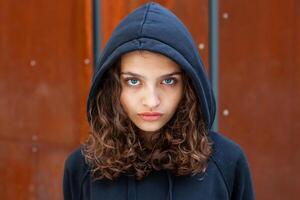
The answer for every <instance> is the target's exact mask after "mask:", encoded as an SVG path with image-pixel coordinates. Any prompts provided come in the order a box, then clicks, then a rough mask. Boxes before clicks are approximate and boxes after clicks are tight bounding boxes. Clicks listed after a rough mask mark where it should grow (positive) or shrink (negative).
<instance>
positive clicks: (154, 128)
mask: <svg viewBox="0 0 300 200" xmlns="http://www.w3.org/2000/svg"><path fill="white" fill-rule="evenodd" d="M137 127H138V128H139V129H141V130H142V131H145V132H154V131H158V130H159V129H161V128H162V127H163V126H162V125H155V124H153V125H146V124H139V125H137Z"/></svg>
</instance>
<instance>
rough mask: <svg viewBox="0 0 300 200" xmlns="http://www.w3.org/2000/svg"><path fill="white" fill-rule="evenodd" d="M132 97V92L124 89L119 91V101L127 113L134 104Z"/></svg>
mask: <svg viewBox="0 0 300 200" xmlns="http://www.w3.org/2000/svg"><path fill="white" fill-rule="evenodd" d="M134 99H135V98H134V96H133V95H132V94H130V93H129V92H128V91H126V90H124V91H122V92H121V95H120V102H121V105H122V107H123V109H124V110H125V111H126V112H127V113H129V112H130V111H131V110H132V108H133V105H134V104H135V103H134Z"/></svg>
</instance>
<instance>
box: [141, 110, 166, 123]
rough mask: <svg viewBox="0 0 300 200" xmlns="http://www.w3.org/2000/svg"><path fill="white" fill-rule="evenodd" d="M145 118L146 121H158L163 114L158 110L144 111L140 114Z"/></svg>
mask: <svg viewBox="0 0 300 200" xmlns="http://www.w3.org/2000/svg"><path fill="white" fill-rule="evenodd" d="M138 115H139V116H140V117H141V118H142V119H143V120H145V121H156V120H158V119H159V118H160V117H161V116H162V115H163V114H162V113H158V112H143V113H139V114H138Z"/></svg>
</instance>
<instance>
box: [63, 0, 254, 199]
mask: <svg viewBox="0 0 300 200" xmlns="http://www.w3.org/2000/svg"><path fill="white" fill-rule="evenodd" d="M215 109H216V105H215V101H214V96H213V93H212V90H211V87H210V85H209V81H208V79H207V75H206V73H205V70H204V67H203V64H202V61H201V58H200V56H199V54H198V51H197V49H196V47H195V44H194V42H193V40H192V37H191V35H190V33H189V32H188V30H187V29H186V28H185V26H184V25H183V24H182V22H181V21H180V20H179V19H178V18H177V17H176V16H175V15H174V14H173V13H171V12H170V11H169V10H167V9H165V8H163V7H162V6H160V5H159V4H156V3H148V4H145V5H143V6H141V7H140V8H138V9H136V10H135V11H133V12H132V13H130V14H129V15H128V16H127V17H126V18H125V19H124V20H123V21H122V22H121V23H120V24H119V26H118V27H117V28H116V30H115V31H114V33H113V34H112V36H111V38H110V40H109V42H108V44H107V46H106V47H105V50H104V53H103V55H102V57H101V60H100V62H99V64H98V66H97V68H96V70H95V73H94V76H93V83H92V86H91V89H90V94H89V97H88V102H87V111H88V112H87V115H88V121H89V123H90V126H91V133H90V135H89V137H88V139H87V141H86V143H85V144H83V145H82V146H81V147H80V148H79V149H77V150H75V151H74V152H73V153H72V154H71V155H70V156H69V157H68V159H67V160H66V162H65V171H64V183H63V190H64V198H65V199H66V200H75V199H76V200H77V199H78V200H79V199H93V200H94V199H105V200H112V199H116V200H123V199H124V200H125V199H128V200H140V199H143V200H147V199H149V200H150V199H151V200H153V199H158V200H160V199H162V200H166V199H169V200H172V199H176V200H182V199H184V200H196V199H209V200H214V199H216V200H226V199H228V200H229V199H234V200H237V199H245V200H246V199H247V200H248V199H254V194H253V189H252V181H251V176H250V171H249V168H248V164H247V160H246V157H245V154H244V152H243V150H242V149H241V148H240V146H239V145H237V144H235V143H234V142H233V141H231V140H229V139H228V138H226V137H224V136H222V135H221V134H219V133H216V132H213V131H211V130H210V128H211V126H212V123H213V120H214V117H215Z"/></svg>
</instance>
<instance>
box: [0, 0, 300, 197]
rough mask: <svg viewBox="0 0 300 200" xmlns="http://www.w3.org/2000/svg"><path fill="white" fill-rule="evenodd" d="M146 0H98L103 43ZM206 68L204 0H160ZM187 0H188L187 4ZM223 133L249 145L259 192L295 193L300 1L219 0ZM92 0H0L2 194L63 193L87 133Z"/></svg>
mask: <svg viewBox="0 0 300 200" xmlns="http://www.w3.org/2000/svg"><path fill="white" fill-rule="evenodd" d="M144 2H146V0H138V1H137V0H135V1H133V0H127V1H124V0H116V1H109V0H102V1H101V12H100V14H101V17H100V18H101V24H100V25H101V30H102V32H101V36H102V38H101V40H102V43H101V44H102V47H103V46H104V45H105V43H106V42H107V39H108V38H109V36H110V34H111V32H112V31H113V29H114V28H115V26H116V25H117V24H118V23H119V21H120V20H121V19H122V18H123V17H124V16H125V15H126V14H128V13H129V12H130V11H132V10H133V9H135V8H136V7H138V6H139V5H141V4H142V3H144ZM157 2H159V3H161V4H162V5H164V6H166V7H168V8H170V9H171V10H172V11H174V12H175V14H176V15H178V16H179V17H180V18H181V19H182V21H183V22H184V23H185V24H186V26H187V27H188V29H189V30H190V31H191V33H192V36H193V38H194V40H195V42H196V44H197V45H198V47H199V53H200V54H201V55H202V57H203V59H204V63H205V65H206V67H207V69H208V67H209V65H208V37H209V36H208V22H209V19H208V0H190V1H184V0H160V1H157ZM187 2H188V3H187ZM219 2H220V9H219V31H220V38H219V41H220V52H219V55H220V66H219V73H220V74H219V92H220V93H219V97H220V101H219V116H220V119H219V123H220V124H219V127H220V132H222V133H223V134H224V135H226V136H228V137H230V138H232V139H233V140H235V141H236V142H237V143H239V144H240V145H241V146H242V147H243V149H244V150H245V152H246V154H247V156H248V159H249V164H250V168H251V170H252V174H253V178H254V184H255V190H256V194H257V199H264V200H268V199H272V200H273V199H275V200H276V199H291V200H293V199H297V198H296V194H297V186H299V185H300V183H299V180H300V175H299V173H298V171H297V170H298V168H299V167H300V166H299V165H300V164H299V163H300V161H299V158H300V156H299V155H300V150H299V148H298V145H299V141H300V140H299V136H298V135H297V133H298V132H299V131H300V123H298V119H300V106H298V102H299V100H300V99H299V97H300V79H298V77H300V70H299V68H300V56H299V55H300V38H299V35H300V16H299V13H300V3H299V1H297V0H287V1H280V0H272V1H271V0H263V1H260V0H251V1H250V0H243V1H239V0H228V1H219ZM91 7H92V1H91V0H88V1H80V0H76V1H73V0H62V1H58V0H54V1H34V0H28V1H18V2H17V3H16V1H8V0H0V94H1V97H0V110H1V112H0V160H1V162H0V177H1V183H0V194H1V198H3V199H62V195H61V179H62V173H63V172H62V169H63V161H64V159H65V158H66V156H67V154H69V153H70V151H71V150H72V149H73V148H75V147H76V146H78V145H79V144H80V142H82V141H83V140H84V139H85V137H86V135H87V132H88V130H89V129H88V125H87V123H86V117H85V103H86V97H87V93H88V89H89V86H90V79H91V72H92V66H91V65H92V59H93V58H92V52H91V51H92V14H91V12H92V8H91Z"/></svg>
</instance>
